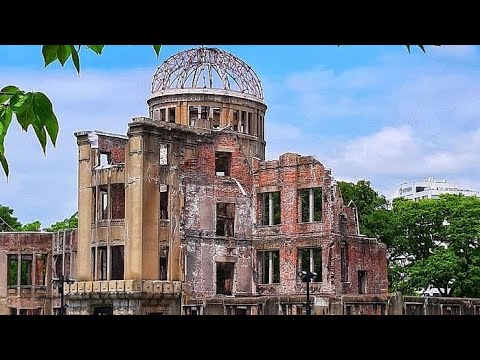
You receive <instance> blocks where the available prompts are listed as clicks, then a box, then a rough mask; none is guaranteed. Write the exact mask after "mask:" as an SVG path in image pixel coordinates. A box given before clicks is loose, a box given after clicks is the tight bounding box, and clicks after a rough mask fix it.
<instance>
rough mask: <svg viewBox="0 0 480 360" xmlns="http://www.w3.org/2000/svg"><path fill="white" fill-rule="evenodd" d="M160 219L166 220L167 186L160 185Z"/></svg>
mask: <svg viewBox="0 0 480 360" xmlns="http://www.w3.org/2000/svg"><path fill="white" fill-rule="evenodd" d="M160 219H162V220H168V185H160Z"/></svg>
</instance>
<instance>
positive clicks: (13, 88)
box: [0, 85, 19, 104]
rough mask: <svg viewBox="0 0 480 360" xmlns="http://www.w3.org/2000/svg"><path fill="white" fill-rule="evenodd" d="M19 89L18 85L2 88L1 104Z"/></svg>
mask: <svg viewBox="0 0 480 360" xmlns="http://www.w3.org/2000/svg"><path fill="white" fill-rule="evenodd" d="M17 91H19V88H18V87H16V86H13V85H8V86H5V87H4V88H3V89H2V90H0V104H3V103H5V102H6V101H8V100H10V98H11V97H12V96H13V95H15V93H16V92H17Z"/></svg>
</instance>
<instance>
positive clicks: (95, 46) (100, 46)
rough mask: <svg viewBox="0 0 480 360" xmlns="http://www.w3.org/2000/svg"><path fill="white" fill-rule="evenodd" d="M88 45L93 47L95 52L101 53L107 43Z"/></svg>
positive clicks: (90, 47)
mask: <svg viewBox="0 0 480 360" xmlns="http://www.w3.org/2000/svg"><path fill="white" fill-rule="evenodd" d="M87 47H88V48H89V49H91V50H92V51H93V52H94V53H95V54H97V55H101V54H102V50H103V48H104V47H105V45H87Z"/></svg>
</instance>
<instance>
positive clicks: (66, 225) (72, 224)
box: [44, 212, 78, 232]
mask: <svg viewBox="0 0 480 360" xmlns="http://www.w3.org/2000/svg"><path fill="white" fill-rule="evenodd" d="M76 228H78V212H76V213H75V214H73V215H72V216H70V217H69V218H67V219H64V220H63V221H57V222H56V223H55V224H53V225H51V226H50V227H48V228H45V229H44V230H45V231H51V232H54V231H59V230H64V229H76Z"/></svg>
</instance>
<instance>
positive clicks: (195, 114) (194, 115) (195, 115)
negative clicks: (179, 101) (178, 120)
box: [188, 105, 199, 127]
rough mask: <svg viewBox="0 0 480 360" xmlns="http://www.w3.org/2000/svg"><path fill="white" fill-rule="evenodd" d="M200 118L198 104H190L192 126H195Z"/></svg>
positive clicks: (189, 120) (190, 123) (189, 115)
mask: <svg viewBox="0 0 480 360" xmlns="http://www.w3.org/2000/svg"><path fill="white" fill-rule="evenodd" d="M198 119H199V116H198V106H194V105H190V106H189V107H188V123H189V125H190V126H192V127H195V125H196V124H197V122H198Z"/></svg>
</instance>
